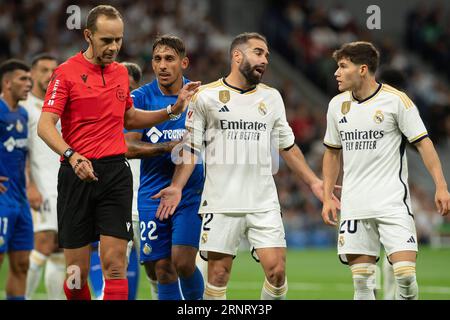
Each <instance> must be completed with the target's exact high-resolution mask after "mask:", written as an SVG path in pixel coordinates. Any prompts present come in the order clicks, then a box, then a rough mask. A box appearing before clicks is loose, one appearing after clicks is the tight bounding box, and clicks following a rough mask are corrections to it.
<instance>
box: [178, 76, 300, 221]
mask: <svg viewBox="0 0 450 320" xmlns="http://www.w3.org/2000/svg"><path fill="white" fill-rule="evenodd" d="M186 128H187V130H188V132H189V135H188V137H187V144H186V146H187V147H188V148H189V149H190V150H191V151H193V152H195V153H197V154H201V153H202V151H204V163H205V176H206V177H205V185H204V190H203V194H202V200H201V204H200V209H199V212H200V213H254V212H268V211H271V210H274V209H275V210H280V204H279V201H278V195H277V191H276V187H275V183H274V180H273V176H272V171H276V169H277V168H276V167H274V165H273V163H272V162H273V161H275V163H277V162H278V152H277V151H278V150H279V149H285V148H289V147H291V146H293V144H294V134H293V133H292V129H291V128H290V126H289V124H288V122H287V121H286V114H285V110H284V103H283V100H282V98H281V95H280V93H279V92H278V91H277V90H276V89H273V88H270V87H268V86H266V85H264V84H259V85H257V86H256V87H255V88H254V89H252V90H247V91H241V90H239V89H237V88H234V87H232V86H230V85H228V84H227V83H226V82H225V80H224V79H220V80H218V81H216V82H213V83H211V84H208V85H205V86H202V87H201V88H200V90H199V92H198V93H197V94H196V96H194V97H193V99H192V101H191V103H190V105H189V110H188V113H187V117H186ZM203 147H204V150H203ZM275 151H276V152H275Z"/></svg>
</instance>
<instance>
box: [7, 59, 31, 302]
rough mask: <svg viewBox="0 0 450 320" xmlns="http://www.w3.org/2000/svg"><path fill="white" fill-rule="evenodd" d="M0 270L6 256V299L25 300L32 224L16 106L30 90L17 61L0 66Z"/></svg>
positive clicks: (22, 128) (22, 127)
mask: <svg viewBox="0 0 450 320" xmlns="http://www.w3.org/2000/svg"><path fill="white" fill-rule="evenodd" d="M0 81H1V97H0V266H1V264H2V262H3V259H4V255H5V253H6V252H7V253H8V258H9V273H8V278H7V280H6V298H7V299H10V300H24V299H25V284H26V278H27V271H28V266H29V256H30V251H31V250H32V249H33V241H34V238H33V222H32V219H31V212H30V207H29V205H28V200H27V194H26V190H25V184H26V179H25V162H26V157H27V151H28V149H27V139H28V129H27V128H28V113H27V111H26V110H25V108H24V107H22V106H20V105H19V101H20V100H26V99H27V96H28V93H29V92H30V90H31V85H32V82H31V75H30V68H29V67H28V66H27V65H26V64H25V63H24V62H22V61H20V60H14V59H11V60H7V61H5V62H3V63H2V64H1V65H0Z"/></svg>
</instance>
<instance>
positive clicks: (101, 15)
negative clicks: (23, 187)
mask: <svg viewBox="0 0 450 320" xmlns="http://www.w3.org/2000/svg"><path fill="white" fill-rule="evenodd" d="M84 37H85V39H86V41H87V42H88V43H89V47H88V49H87V50H86V51H85V52H80V53H78V54H77V55H75V56H73V57H71V58H69V59H68V60H67V61H66V62H64V63H63V64H61V65H60V66H59V67H58V68H57V69H56V70H55V72H54V74H53V76H52V79H51V82H50V84H49V86H48V89H47V94H46V97H45V102H44V106H43V109H42V114H41V117H40V120H39V124H38V134H39V136H40V137H41V138H42V139H43V140H44V141H45V142H46V143H47V144H48V145H49V147H50V148H52V149H53V150H54V151H55V152H57V153H58V154H59V155H61V167H60V170H59V174H58V204H57V206H58V228H59V230H58V238H59V239H58V240H59V246H60V247H62V248H64V254H65V257H66V264H67V267H68V273H69V276H70V275H71V274H72V275H73V276H75V279H73V277H69V278H68V280H70V281H65V284H64V292H65V294H66V296H67V298H68V299H90V291H89V287H88V285H87V276H88V271H89V259H90V243H91V242H94V241H97V240H99V239H100V259H101V263H102V268H103V274H104V278H105V288H104V299H105V300H108V299H124V300H126V299H127V297H128V282H127V278H126V264H127V263H126V251H127V244H128V241H130V240H132V239H133V228H132V222H131V203H132V197H133V182H132V174H131V171H130V167H129V164H128V162H127V161H126V159H125V157H124V154H125V152H126V151H127V147H126V144H125V138H124V134H123V128H124V127H125V128H126V129H129V130H130V129H140V128H149V127H152V126H154V125H156V124H157V123H160V122H163V121H166V120H168V119H169V118H172V117H175V116H176V115H178V114H180V113H182V112H183V111H184V109H185V108H186V106H187V104H188V102H189V100H190V98H191V97H192V96H193V95H194V94H195V93H196V92H197V91H198V87H199V85H200V83H199V82H194V83H193V82H191V83H189V84H187V85H186V86H185V87H183V89H182V91H181V92H180V95H179V98H178V100H177V102H176V103H175V105H173V106H168V107H167V108H166V110H160V111H142V110H138V109H135V108H134V107H133V106H132V99H131V97H130V91H129V80H128V72H127V69H126V68H125V67H124V66H122V65H121V64H119V63H117V62H115V59H116V57H117V54H118V52H119V50H120V47H121V45H122V39H123V21H122V16H121V15H120V13H119V12H118V11H117V10H116V9H115V8H114V7H112V6H107V5H100V6H97V7H95V8H94V9H92V10H91V11H90V12H89V15H88V17H87V22H86V29H85V30H84ZM60 118H61V126H62V137H61V135H60V134H59V133H58V131H57V129H56V123H57V122H58V120H59V119H60ZM48 165H52V164H48ZM73 266H76V267H78V268H79V269H76V268H73ZM69 267H72V268H69ZM74 270H75V272H74ZM77 275H79V276H80V277H79V278H80V279H76V276H77Z"/></svg>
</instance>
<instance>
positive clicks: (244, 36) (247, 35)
mask: <svg viewBox="0 0 450 320" xmlns="http://www.w3.org/2000/svg"><path fill="white" fill-rule="evenodd" d="M251 39H258V40H261V41H263V42H264V43H265V44H266V45H267V46H268V43H267V39H266V37H264V36H263V35H262V34H260V33H257V32H244V33H241V34H238V35H237V36H236V37H234V39H233V41H232V42H231V45H230V56H233V50H234V49H235V48H236V47H237V46H240V45H241V44H244V43H247V42H248V41H249V40H251Z"/></svg>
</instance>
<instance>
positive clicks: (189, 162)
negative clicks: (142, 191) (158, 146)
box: [152, 150, 197, 220]
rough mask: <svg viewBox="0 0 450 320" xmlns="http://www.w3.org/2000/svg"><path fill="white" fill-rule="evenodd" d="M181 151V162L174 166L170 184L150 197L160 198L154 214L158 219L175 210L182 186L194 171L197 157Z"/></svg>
mask: <svg viewBox="0 0 450 320" xmlns="http://www.w3.org/2000/svg"><path fill="white" fill-rule="evenodd" d="M183 151H184V150H183ZM183 151H182V157H183V162H182V163H181V164H178V165H177V166H176V168H175V172H174V175H173V179H172V183H171V184H170V186H168V187H167V188H165V189H162V190H161V191H160V192H158V193H157V194H156V195H154V196H153V197H152V199H159V198H161V202H160V204H159V207H158V210H157V211H156V214H155V216H156V218H159V219H160V220H163V219H167V218H168V217H169V216H170V215H172V214H173V213H174V212H175V209H176V208H177V206H178V204H179V203H180V200H181V194H182V191H183V188H184V186H185V185H186V183H187V182H188V180H189V178H190V176H191V175H192V172H193V171H194V168H195V163H196V158H197V157H196V156H195V155H194V154H193V153H191V152H188V151H184V152H183Z"/></svg>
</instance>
